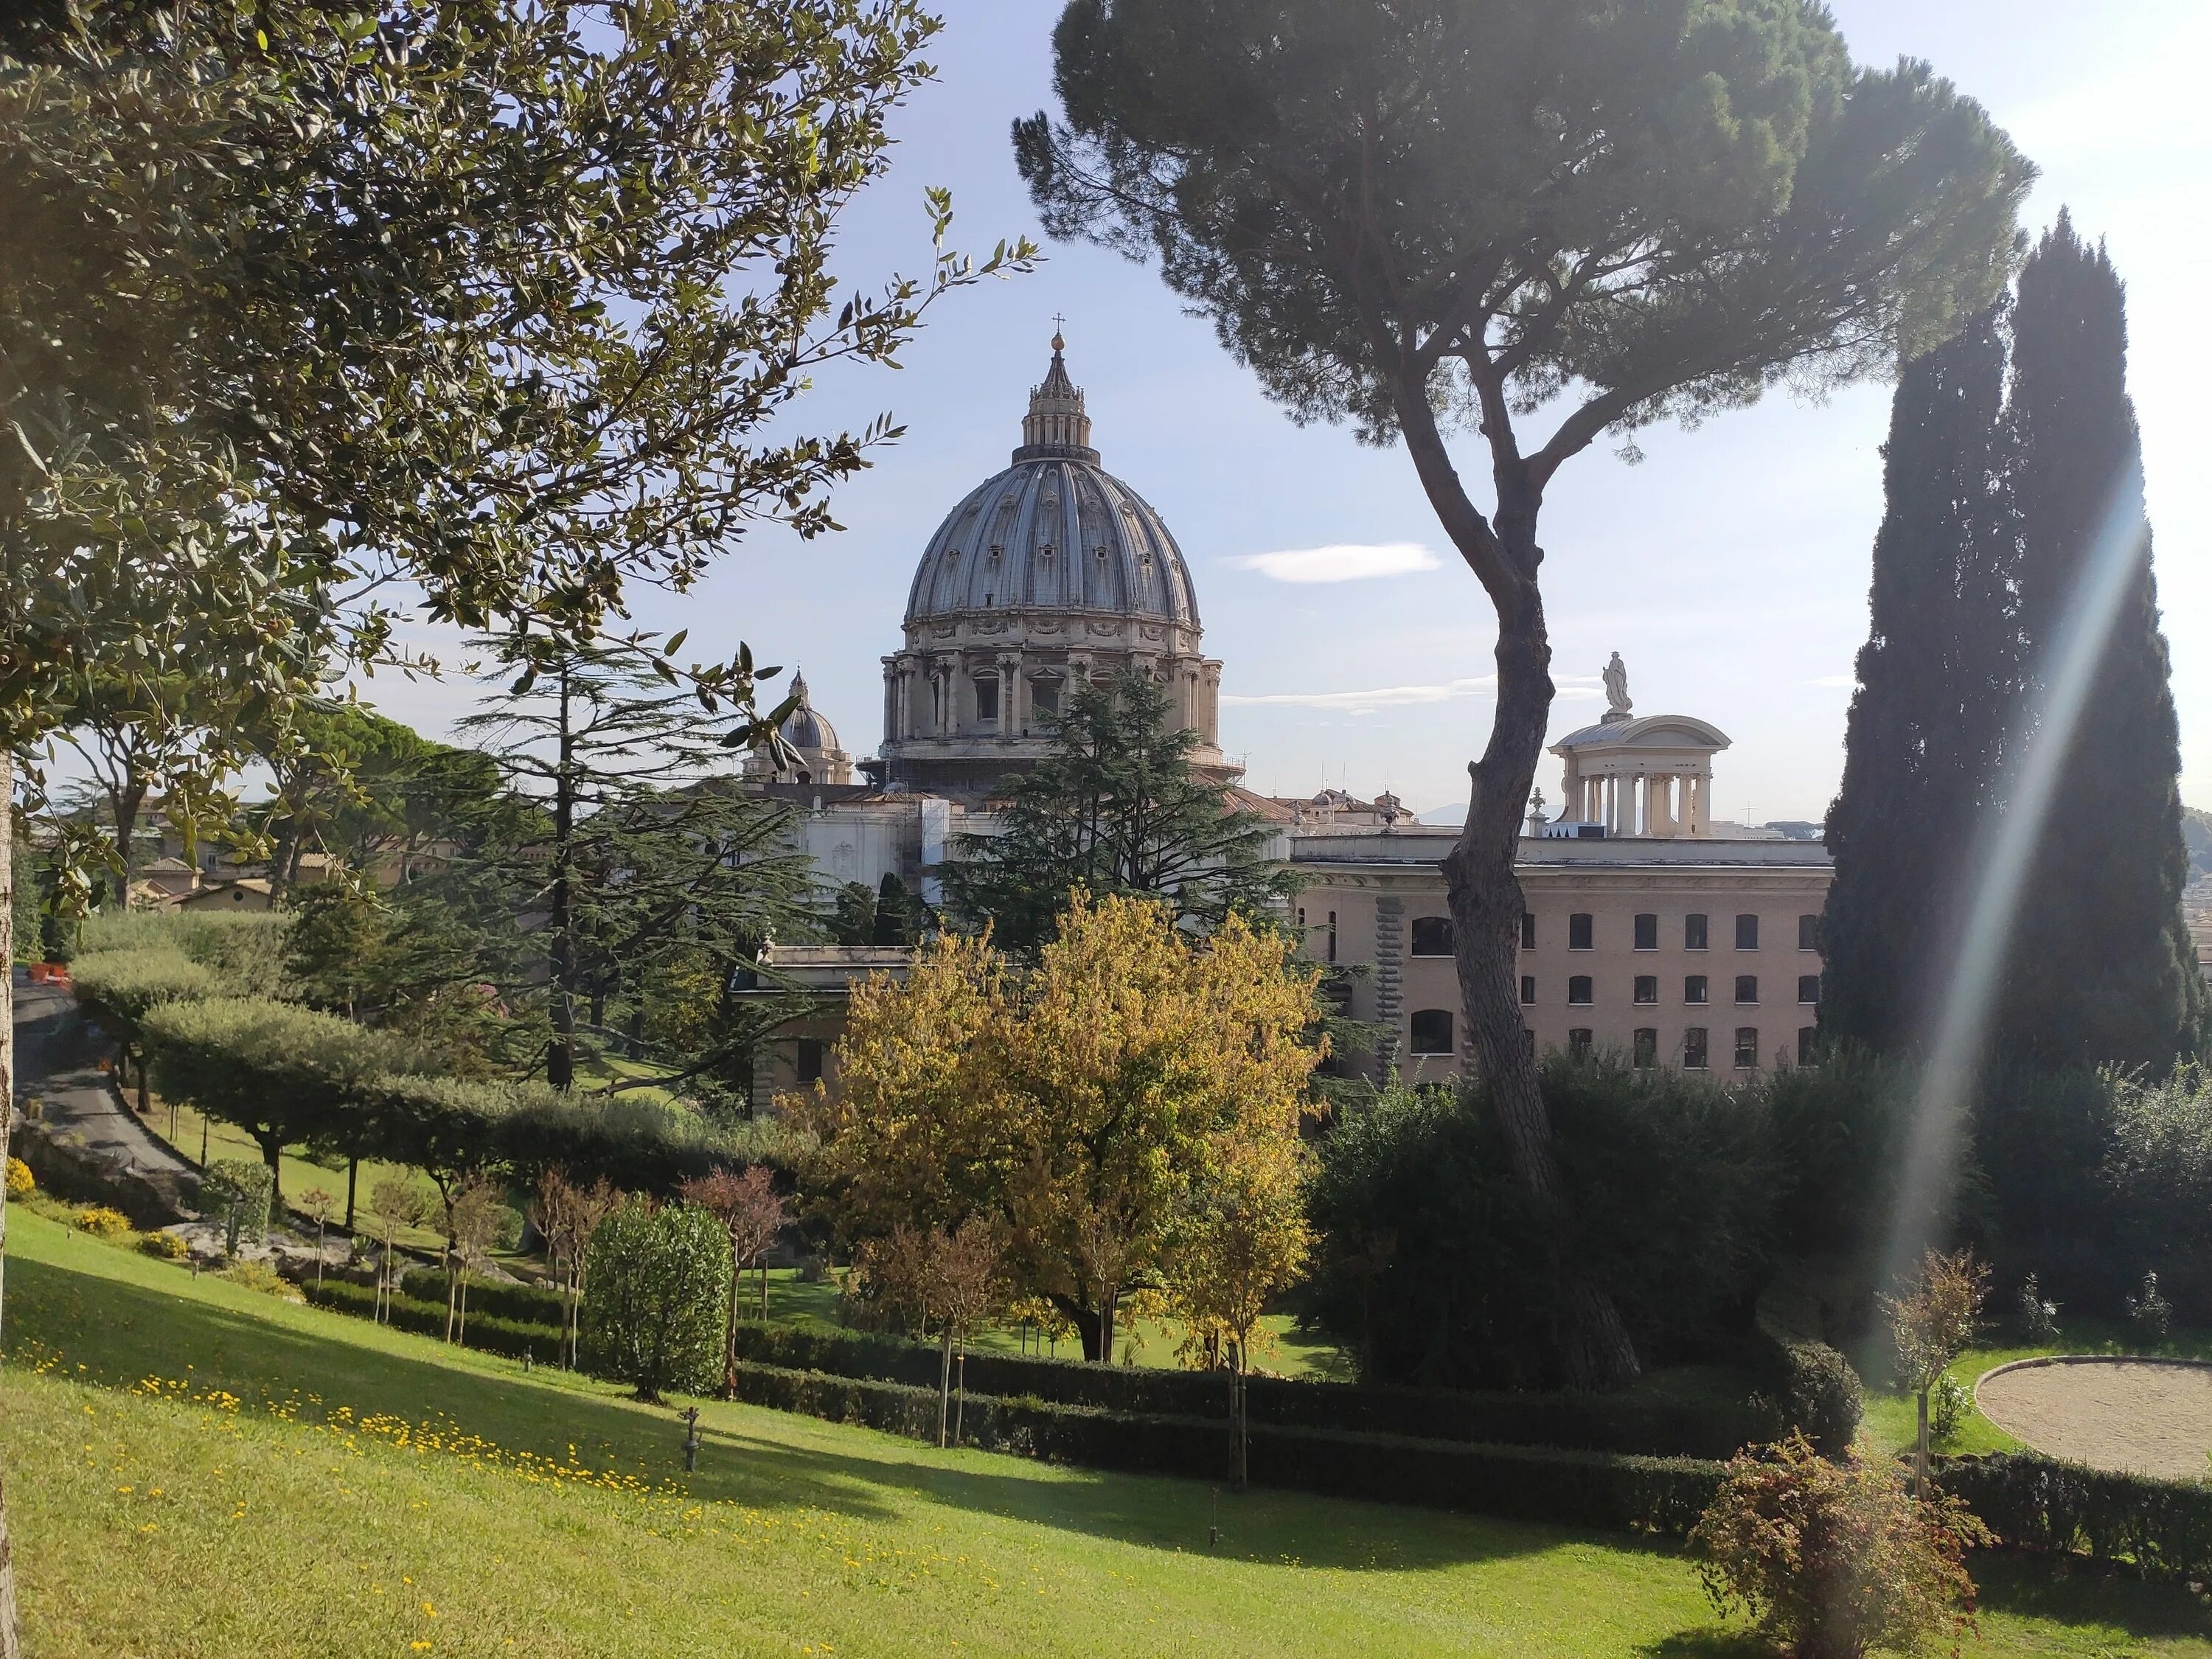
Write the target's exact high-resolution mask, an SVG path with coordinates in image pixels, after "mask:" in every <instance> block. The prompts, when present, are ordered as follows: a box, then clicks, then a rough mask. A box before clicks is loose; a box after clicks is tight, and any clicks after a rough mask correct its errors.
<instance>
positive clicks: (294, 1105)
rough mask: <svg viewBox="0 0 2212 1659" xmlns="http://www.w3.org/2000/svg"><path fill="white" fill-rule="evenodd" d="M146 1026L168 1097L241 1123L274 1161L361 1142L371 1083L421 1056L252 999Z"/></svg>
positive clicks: (179, 1009) (167, 1011)
mask: <svg viewBox="0 0 2212 1659" xmlns="http://www.w3.org/2000/svg"><path fill="white" fill-rule="evenodd" d="M142 1029H143V1032H144V1036H145V1041H146V1047H147V1051H148V1054H149V1056H150V1058H151V1060H152V1061H153V1066H154V1075H155V1079H157V1080H158V1082H159V1083H160V1085H161V1092H162V1093H163V1094H165V1095H167V1096H169V1097H172V1098H175V1099H180V1100H187V1101H190V1102H191V1103H192V1104H193V1105H194V1106H196V1107H197V1108H198V1109H200V1110H201V1111H203V1112H204V1113H206V1114H207V1115H209V1116H210V1117H213V1118H217V1119H220V1120H222V1121H224V1122H226V1123H233V1124H236V1125H237V1126H238V1127H240V1128H241V1129H243V1130H245V1131H246V1133H248V1134H249V1135H251V1136H252V1137H253V1139H254V1140H255V1141H256V1142H257V1143H258V1145H259V1146H260V1147H261V1150H262V1154H263V1156H264V1158H275V1157H276V1153H277V1151H278V1150H279V1149H280V1148H282V1147H283V1146H294V1145H297V1144H299V1143H301V1142H303V1141H323V1142H346V1141H350V1142H352V1143H354V1144H355V1145H356V1146H358V1145H359V1144H360V1143H361V1140H362V1133H363V1129H364V1125H363V1123H362V1108H361V1104H360V1102H361V1098H362V1093H363V1091H364V1090H365V1089H366V1087H367V1085H368V1083H369V1081H370V1080H371V1079H374V1078H376V1077H379V1076H380V1075H383V1074H386V1073H393V1072H398V1071H400V1070H403V1069H404V1066H405V1065H406V1063H407V1061H408V1060H410V1059H411V1058H413V1057H414V1051H413V1049H412V1048H410V1046H409V1045H408V1044H406V1043H404V1042H402V1041H400V1040H399V1039H398V1038H396V1037H394V1036H391V1035H390V1034H388V1033H386V1032H382V1031H372V1030H364V1029H363V1028H362V1027H361V1026H358V1025H356V1024H352V1023H351V1022H350V1021H349V1020H343V1019H340V1018H337V1016H336V1015H334V1014H320V1013H317V1012H314V1011H313V1010H312V1009H308V1008H301V1007H298V1006H295V1005H293V1004H291V1003H284V1002H265V1001H259V1000H254V999H252V998H242V997H222V998H216V999H213V1000H209V1001H204V1002H169V1003H164V1004H162V1005H161V1006H158V1007H155V1008H153V1009H150V1010H149V1011H148V1012H147V1014H146V1017H145V1019H144V1021H143V1027H142Z"/></svg>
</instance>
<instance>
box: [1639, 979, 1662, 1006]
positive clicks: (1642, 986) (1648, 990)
mask: <svg viewBox="0 0 2212 1659" xmlns="http://www.w3.org/2000/svg"><path fill="white" fill-rule="evenodd" d="M1636 1000H1638V1002H1656V1001H1658V1000H1659V975H1656V974H1638V975H1637V976H1636Z"/></svg>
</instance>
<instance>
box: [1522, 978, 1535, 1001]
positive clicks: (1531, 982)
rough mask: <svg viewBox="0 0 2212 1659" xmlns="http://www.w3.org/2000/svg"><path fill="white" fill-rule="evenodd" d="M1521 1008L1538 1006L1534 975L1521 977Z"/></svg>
mask: <svg viewBox="0 0 2212 1659" xmlns="http://www.w3.org/2000/svg"><path fill="white" fill-rule="evenodd" d="M1521 1006H1522V1007H1524V1008H1533V1007H1534V1006H1536V976H1535V975H1534V974H1523V975H1521Z"/></svg>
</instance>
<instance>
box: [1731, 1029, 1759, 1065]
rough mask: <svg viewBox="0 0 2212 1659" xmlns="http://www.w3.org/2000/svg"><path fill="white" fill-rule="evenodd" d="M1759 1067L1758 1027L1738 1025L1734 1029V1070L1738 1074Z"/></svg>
mask: <svg viewBox="0 0 2212 1659" xmlns="http://www.w3.org/2000/svg"><path fill="white" fill-rule="evenodd" d="M1758 1065H1759V1027H1757V1026H1756V1025H1739V1026H1737V1027H1736V1028H1735V1068H1736V1070H1737V1071H1739V1072H1748V1071H1752V1070H1754V1069H1755V1068H1756V1067H1757V1066H1758Z"/></svg>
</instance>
